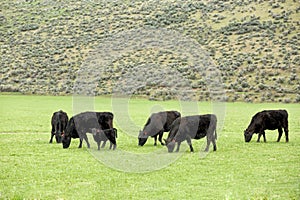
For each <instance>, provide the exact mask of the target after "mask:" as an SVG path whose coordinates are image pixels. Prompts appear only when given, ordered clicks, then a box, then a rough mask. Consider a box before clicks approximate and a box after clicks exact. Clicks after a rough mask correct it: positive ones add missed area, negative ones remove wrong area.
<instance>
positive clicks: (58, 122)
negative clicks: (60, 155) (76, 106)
mask: <svg viewBox="0 0 300 200" xmlns="http://www.w3.org/2000/svg"><path fill="white" fill-rule="evenodd" d="M68 121H69V118H68V115H67V113H65V112H64V111H62V110H60V111H57V112H54V113H53V115H52V118H51V126H52V129H51V138H50V141H49V143H52V140H53V136H54V135H55V139H56V142H57V143H61V139H62V135H63V134H64V132H65V129H66V126H67V123H68Z"/></svg>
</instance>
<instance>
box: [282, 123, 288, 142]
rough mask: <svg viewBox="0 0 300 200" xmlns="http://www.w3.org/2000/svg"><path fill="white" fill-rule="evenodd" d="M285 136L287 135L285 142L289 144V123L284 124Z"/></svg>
mask: <svg viewBox="0 0 300 200" xmlns="http://www.w3.org/2000/svg"><path fill="white" fill-rule="evenodd" d="M283 128H284V134H285V141H286V142H289V129H288V122H286V123H285V124H284V127H283Z"/></svg>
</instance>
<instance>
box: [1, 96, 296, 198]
mask: <svg viewBox="0 0 300 200" xmlns="http://www.w3.org/2000/svg"><path fill="white" fill-rule="evenodd" d="M188 104H189V105H188ZM0 105H1V106H0V180H1V181H0V199H118V198H119V199H299V198H300V185H299V184H300V148H299V144H300V106H299V104H273V103H264V104H250V103H249V104H247V103H226V104H221V105H214V104H212V103H209V102H199V103H198V104H195V103H182V102H178V101H164V102H155V101H148V100H145V99H139V98H137V99H135V98H131V99H124V98H123V99H113V101H111V98H109V97H97V98H96V99H95V104H94V105H95V110H97V111H104V110H105V111H113V112H114V114H115V126H116V127H117V128H118V136H119V137H118V140H117V144H118V147H117V150H116V151H109V150H108V145H107V146H106V147H105V149H102V150H101V151H100V152H97V151H95V144H94V142H93V141H92V140H91V141H90V142H91V143H92V144H93V145H94V146H92V149H91V150H87V148H86V144H85V143H84V147H83V149H78V148H77V146H78V143H79V142H78V139H77V140H72V143H71V146H70V148H69V149H63V148H62V145H61V144H56V143H53V144H49V143H48V142H49V139H50V118H51V115H52V113H53V112H54V111H57V110H59V109H63V110H65V111H66V112H67V113H68V115H69V117H71V116H72V115H73V111H74V108H73V101H72V97H70V96H69V97H68V96H66V97H52V96H19V95H0ZM195 106H196V107H195ZM217 106H219V107H218V109H216V108H217ZM225 108H226V110H224V109H225ZM277 108H283V109H287V111H288V112H289V129H290V142H289V143H285V142H284V141H285V138H284V136H283V137H282V139H281V142H280V143H276V142H275V141H276V139H277V131H267V132H266V137H267V141H268V142H267V143H257V142H255V140H256V139H257V135H255V136H254V137H253V139H252V141H251V142H250V143H245V142H244V138H243V130H244V129H245V128H246V127H247V126H248V123H249V122H250V119H251V117H252V116H253V115H254V114H255V113H256V112H258V111H261V110H263V109H277ZM162 109H165V110H167V109H176V110H179V111H183V112H182V113H183V115H188V114H195V113H197V112H199V113H203V114H204V113H210V112H212V110H219V111H218V112H219V113H217V114H218V117H219V122H220V123H219V128H218V141H217V147H218V150H217V151H216V152H212V148H211V150H210V153H209V154H207V155H205V154H203V153H201V152H202V149H203V145H204V144H205V142H206V140H204V139H202V140H198V141H195V140H193V141H192V142H193V146H194V149H195V153H189V150H188V148H186V147H187V145H186V143H183V145H182V149H181V152H180V153H178V154H176V153H173V154H168V153H167V149H166V147H163V146H160V145H159V146H157V147H154V146H153V140H152V139H149V140H148V141H147V143H146V145H145V146H144V147H138V146H137V135H138V131H139V129H140V128H141V127H142V126H143V124H144V123H145V121H146V119H147V117H148V116H149V113H150V112H154V111H158V110H162ZM223 111H224V112H225V113H223ZM222 114H224V115H222ZM220 116H221V117H220ZM222 116H225V118H224V119H222ZM166 135H167V134H165V136H164V137H165V138H166ZM183 147H185V148H183ZM128 154H130V155H133V157H130V155H128ZM123 155H124V157H122V156H123ZM109 158H110V159H111V160H110V159H109ZM136 158H139V159H141V161H145V163H144V162H140V161H139V160H133V159H136ZM147 158H148V159H147ZM116 159H118V160H116ZM151 159H153V160H151ZM168 160H169V161H171V162H168ZM108 163H112V165H111V166H110V165H109V164H108ZM132 164H133V165H132ZM134 164H136V165H139V166H134ZM143 166H146V167H148V168H147V169H149V170H147V169H145V168H144V170H143ZM126 167H127V168H126ZM141 167H142V168H141ZM133 168H134V169H133ZM124 169H125V170H124ZM126 169H127V170H126ZM125 171H129V172H125ZM130 171H133V172H130ZM145 171H146V172H145ZM147 171H148V172H147Z"/></svg>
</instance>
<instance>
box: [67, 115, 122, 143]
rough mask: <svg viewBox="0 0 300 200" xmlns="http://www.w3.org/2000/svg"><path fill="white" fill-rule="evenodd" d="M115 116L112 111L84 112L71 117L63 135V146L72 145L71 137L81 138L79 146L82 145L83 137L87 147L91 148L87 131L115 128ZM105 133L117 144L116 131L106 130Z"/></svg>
mask: <svg viewBox="0 0 300 200" xmlns="http://www.w3.org/2000/svg"><path fill="white" fill-rule="evenodd" d="M113 117H114V116H113V114H112V113H110V112H83V113H79V114H77V115H75V116H73V117H71V119H70V121H69V123H68V125H67V128H66V131H65V134H64V136H63V140H62V142H63V148H68V147H69V146H70V143H71V138H79V139H80V144H79V146H78V148H81V147H82V140H83V139H84V140H85V141H86V143H87V147H88V148H90V143H89V141H88V138H87V135H86V133H87V132H91V130H92V129H93V128H94V129H96V130H100V129H103V130H104V129H113ZM104 134H105V135H106V137H107V138H108V139H109V141H110V142H112V143H113V144H114V145H116V138H115V134H114V131H104Z"/></svg>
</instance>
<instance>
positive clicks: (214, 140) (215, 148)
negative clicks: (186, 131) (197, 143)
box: [212, 135, 217, 151]
mask: <svg viewBox="0 0 300 200" xmlns="http://www.w3.org/2000/svg"><path fill="white" fill-rule="evenodd" d="M212 143H213V146H214V151H217V144H216V136H215V135H213V139H212Z"/></svg>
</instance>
